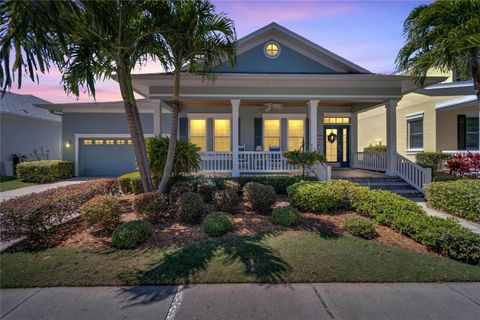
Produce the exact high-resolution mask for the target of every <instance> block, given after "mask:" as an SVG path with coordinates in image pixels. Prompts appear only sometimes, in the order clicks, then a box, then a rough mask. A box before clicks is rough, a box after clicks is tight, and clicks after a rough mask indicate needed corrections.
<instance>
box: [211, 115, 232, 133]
mask: <svg viewBox="0 0 480 320" xmlns="http://www.w3.org/2000/svg"><path fill="white" fill-rule="evenodd" d="M214 126H215V136H216V137H218V136H224V137H230V120H228V119H215V125H214Z"/></svg>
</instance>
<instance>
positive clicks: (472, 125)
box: [467, 118, 478, 133]
mask: <svg viewBox="0 0 480 320" xmlns="http://www.w3.org/2000/svg"><path fill="white" fill-rule="evenodd" d="M467 132H472V133H473V132H478V118H467Z"/></svg>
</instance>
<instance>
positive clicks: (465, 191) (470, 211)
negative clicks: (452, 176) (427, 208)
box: [426, 179, 480, 222]
mask: <svg viewBox="0 0 480 320" xmlns="http://www.w3.org/2000/svg"><path fill="white" fill-rule="evenodd" d="M426 189H427V195H426V198H427V201H428V202H429V203H430V204H431V206H432V207H434V208H437V209H440V210H444V211H447V212H449V213H451V214H454V215H456V216H458V217H462V218H466V219H470V220H472V221H476V222H480V180H472V179H461V180H454V181H445V182H434V183H430V184H428V185H427V187H426Z"/></svg>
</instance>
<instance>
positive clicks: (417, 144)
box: [410, 135, 423, 149]
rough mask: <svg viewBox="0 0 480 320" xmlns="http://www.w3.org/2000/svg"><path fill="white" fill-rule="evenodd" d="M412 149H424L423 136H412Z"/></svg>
mask: <svg viewBox="0 0 480 320" xmlns="http://www.w3.org/2000/svg"><path fill="white" fill-rule="evenodd" d="M410 148H412V149H413V148H423V135H411V136H410Z"/></svg>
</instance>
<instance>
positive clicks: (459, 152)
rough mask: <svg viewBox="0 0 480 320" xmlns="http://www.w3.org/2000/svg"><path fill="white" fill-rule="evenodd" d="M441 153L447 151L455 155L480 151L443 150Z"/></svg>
mask: <svg viewBox="0 0 480 320" xmlns="http://www.w3.org/2000/svg"><path fill="white" fill-rule="evenodd" d="M442 153H448V154H451V155H452V156H456V155H459V154H461V155H466V154H469V153H480V150H443V151H442Z"/></svg>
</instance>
